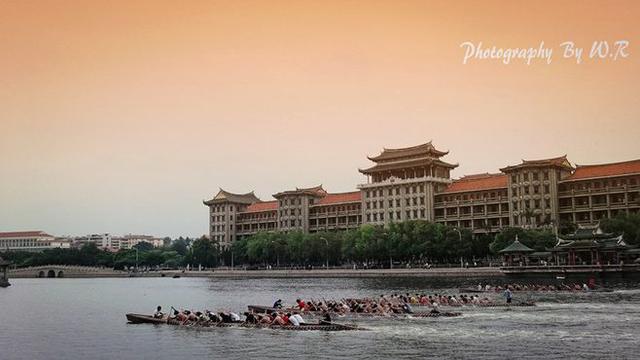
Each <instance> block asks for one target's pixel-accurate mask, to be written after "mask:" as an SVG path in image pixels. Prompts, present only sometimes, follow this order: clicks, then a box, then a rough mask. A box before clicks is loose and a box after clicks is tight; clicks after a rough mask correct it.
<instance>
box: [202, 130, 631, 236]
mask: <svg viewBox="0 0 640 360" xmlns="http://www.w3.org/2000/svg"><path fill="white" fill-rule="evenodd" d="M448 154H449V152H448V151H441V150H438V149H436V148H435V146H434V145H433V144H432V143H431V142H428V143H425V144H421V145H417V146H412V147H407V148H397V149H383V150H382V152H381V153H380V154H379V155H377V156H373V157H368V159H369V160H370V161H372V162H373V163H374V165H373V166H371V167H369V168H366V169H359V172H360V173H362V174H364V175H365V176H366V182H365V183H363V184H360V185H358V186H357V188H358V191H354V192H347V193H329V192H327V191H326V190H325V189H324V188H323V187H322V186H321V185H320V186H316V187H312V188H296V189H294V190H287V191H282V192H279V193H277V194H274V195H273V197H274V199H275V200H270V201H262V200H260V199H259V198H258V197H257V196H256V195H255V194H254V193H253V192H250V193H246V194H234V193H230V192H227V191H224V190H222V189H220V191H219V192H218V193H217V194H216V195H215V196H214V197H213V198H212V199H211V200H207V201H204V204H205V205H206V206H208V207H209V234H210V237H211V239H213V240H216V241H218V242H219V243H220V244H221V245H223V246H229V245H230V244H231V243H232V242H233V241H235V240H236V239H238V238H239V237H243V236H249V235H252V234H255V233H257V232H259V231H283V232H288V231H301V232H304V233H310V232H316V231H334V230H346V229H353V228H357V227H358V226H360V225H362V224H372V225H381V226H386V225H388V224H390V223H392V222H401V221H407V220H418V219H420V220H427V221H434V222H438V223H442V224H446V225H449V226H453V227H457V228H460V229H469V230H471V231H472V232H473V233H475V234H481V233H495V232H497V231H499V230H500V229H501V228H503V227H507V226H521V227H528V228H535V227H541V226H559V225H560V224H561V223H573V224H579V225H590V224H595V223H597V222H598V220H600V219H602V218H605V217H612V216H615V215H616V214H619V213H638V212H639V211H640V159H639V160H632V161H625V162H619V163H610V164H601V165H585V166H580V165H576V166H575V167H574V166H573V165H572V164H571V162H570V161H569V160H568V159H567V156H566V155H565V156H560V157H555V158H550V159H541V160H523V161H522V162H521V163H520V164H515V165H509V166H506V167H504V168H502V169H500V172H499V173H485V174H476V175H467V176H463V177H461V178H458V179H452V178H451V171H452V170H453V169H455V168H456V167H457V166H458V164H454V163H450V162H448V161H445V160H444V159H443V158H444V157H445V156H447V155H448Z"/></svg>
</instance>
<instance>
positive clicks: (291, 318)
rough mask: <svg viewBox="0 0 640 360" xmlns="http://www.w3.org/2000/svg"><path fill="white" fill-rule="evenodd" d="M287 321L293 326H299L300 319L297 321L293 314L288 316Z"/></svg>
mask: <svg viewBox="0 0 640 360" xmlns="http://www.w3.org/2000/svg"><path fill="white" fill-rule="evenodd" d="M289 322H290V323H291V325H293V326H300V321H298V319H296V316H295V315H291V316H289Z"/></svg>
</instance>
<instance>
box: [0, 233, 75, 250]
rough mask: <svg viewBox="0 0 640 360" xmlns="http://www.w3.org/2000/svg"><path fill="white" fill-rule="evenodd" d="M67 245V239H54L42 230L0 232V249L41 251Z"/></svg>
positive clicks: (65, 247)
mask: <svg viewBox="0 0 640 360" xmlns="http://www.w3.org/2000/svg"><path fill="white" fill-rule="evenodd" d="M69 247H71V243H70V242H69V241H67V240H60V239H56V238H55V237H54V236H52V235H49V234H47V233H45V232H44V231H14V232H0V251H42V250H47V249H56V248H62V249H68V248H69Z"/></svg>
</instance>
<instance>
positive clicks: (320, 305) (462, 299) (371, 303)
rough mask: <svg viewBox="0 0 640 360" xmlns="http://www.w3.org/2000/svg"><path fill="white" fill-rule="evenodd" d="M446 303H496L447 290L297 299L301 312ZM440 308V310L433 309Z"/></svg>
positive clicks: (378, 310)
mask: <svg viewBox="0 0 640 360" xmlns="http://www.w3.org/2000/svg"><path fill="white" fill-rule="evenodd" d="M412 304H413V305H421V306H431V307H434V308H436V307H437V306H439V305H443V306H460V305H494V304H495V302H494V301H493V300H490V299H489V298H487V297H483V298H480V297H479V296H477V295H464V294H463V295H460V296H457V297H456V296H455V295H444V294H433V295H427V294H415V295H410V294H406V295H398V294H392V295H380V297H379V298H377V299H373V298H361V299H340V300H317V301H316V300H308V301H304V300H301V299H298V300H296V306H295V308H294V309H295V310H299V311H301V312H321V313H324V312H330V313H337V314H348V313H371V314H389V315H391V314H411V313H413V309H412V307H411V305H412ZM273 307H274V308H276V309H280V308H282V300H278V301H276V302H275V303H274V304H273ZM434 311H437V310H434Z"/></svg>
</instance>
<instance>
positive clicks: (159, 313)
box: [153, 305, 164, 319]
mask: <svg viewBox="0 0 640 360" xmlns="http://www.w3.org/2000/svg"><path fill="white" fill-rule="evenodd" d="M153 317H154V318H156V319H162V318H163V317H164V314H163V313H162V306H160V305H158V307H157V308H156V312H155V313H153Z"/></svg>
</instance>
